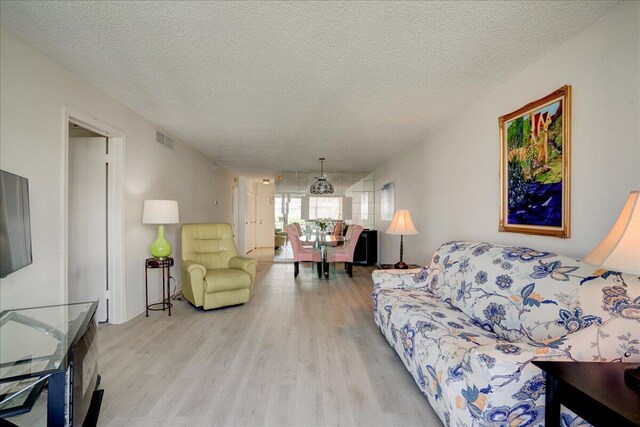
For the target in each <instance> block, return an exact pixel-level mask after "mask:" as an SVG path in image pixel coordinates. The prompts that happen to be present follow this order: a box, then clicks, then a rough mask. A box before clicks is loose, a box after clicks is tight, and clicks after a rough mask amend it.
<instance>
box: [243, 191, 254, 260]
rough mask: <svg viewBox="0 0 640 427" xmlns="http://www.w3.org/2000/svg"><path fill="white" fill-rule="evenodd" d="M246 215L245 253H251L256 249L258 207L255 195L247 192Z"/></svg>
mask: <svg viewBox="0 0 640 427" xmlns="http://www.w3.org/2000/svg"><path fill="white" fill-rule="evenodd" d="M245 197H246V199H245V200H246V204H245V206H246V208H245V209H246V214H245V226H246V230H245V251H246V252H247V253H249V252H250V251H252V250H253V249H255V247H256V243H255V241H256V224H255V222H256V221H255V219H256V213H255V212H256V205H255V194H253V192H251V191H247V192H246V195H245Z"/></svg>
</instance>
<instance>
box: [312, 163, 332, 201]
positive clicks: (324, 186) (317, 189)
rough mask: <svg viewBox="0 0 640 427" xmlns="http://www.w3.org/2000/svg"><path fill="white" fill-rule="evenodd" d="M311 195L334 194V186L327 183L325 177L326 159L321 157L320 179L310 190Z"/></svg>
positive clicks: (317, 179)
mask: <svg viewBox="0 0 640 427" xmlns="http://www.w3.org/2000/svg"><path fill="white" fill-rule="evenodd" d="M309 192H310V193H311V194H333V185H331V183H330V182H329V181H327V177H326V176H325V175H324V157H320V177H319V178H316V180H315V182H314V183H313V184H311V188H309Z"/></svg>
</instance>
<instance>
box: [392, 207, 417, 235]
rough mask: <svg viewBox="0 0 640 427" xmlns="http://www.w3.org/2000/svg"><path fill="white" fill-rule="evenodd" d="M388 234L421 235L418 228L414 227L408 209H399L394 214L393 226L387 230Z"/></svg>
mask: <svg viewBox="0 0 640 427" xmlns="http://www.w3.org/2000/svg"><path fill="white" fill-rule="evenodd" d="M387 234H404V235H411V234H419V233H418V230H417V229H416V226H415V225H413V220H412V219H411V214H410V213H409V211H408V210H406V209H398V210H397V211H396V212H395V214H393V221H391V225H389V228H387Z"/></svg>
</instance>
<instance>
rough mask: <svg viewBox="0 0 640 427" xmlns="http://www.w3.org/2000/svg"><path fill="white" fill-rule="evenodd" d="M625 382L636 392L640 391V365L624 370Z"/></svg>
mask: <svg viewBox="0 0 640 427" xmlns="http://www.w3.org/2000/svg"><path fill="white" fill-rule="evenodd" d="M624 382H625V383H626V384H627V385H628V386H629V387H631V388H632V389H634V390H636V391H640V365H635V366H630V367H628V368H627V369H625V370H624Z"/></svg>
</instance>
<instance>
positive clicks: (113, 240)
mask: <svg viewBox="0 0 640 427" xmlns="http://www.w3.org/2000/svg"><path fill="white" fill-rule="evenodd" d="M69 123H74V124H77V125H79V126H82V127H83V128H85V129H89V130H90V131H92V132H95V133H97V134H99V135H103V136H106V137H107V138H108V139H109V157H108V161H109V176H108V180H107V185H108V187H109V188H108V196H107V197H108V199H107V200H108V202H107V203H108V212H107V222H108V224H109V232H108V237H107V239H108V247H107V256H108V258H109V263H108V266H107V275H108V279H109V281H108V283H109V285H108V286H109V291H108V292H107V296H108V298H109V300H110V301H111V304H109V321H110V323H124V321H125V313H126V306H125V301H126V289H125V286H124V277H125V274H124V273H125V270H124V268H125V245H124V235H125V234H124V231H125V230H124V215H125V210H124V208H125V205H124V203H125V187H124V183H125V181H124V173H125V168H124V167H125V139H126V138H125V134H124V132H122V131H121V130H119V129H116V128H114V127H113V126H110V125H107V124H106V123H102V122H100V121H98V120H96V119H94V118H92V117H89V116H87V115H85V114H82V113H80V112H78V111H75V110H73V109H71V108H68V107H65V108H63V141H64V142H63V144H64V154H63V155H64V160H63V162H64V188H63V194H64V254H63V256H64V292H65V298H66V297H67V294H68V287H69V283H68V277H67V275H68V271H69V265H68V263H69V242H68V233H69V224H68V220H69Z"/></svg>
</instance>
